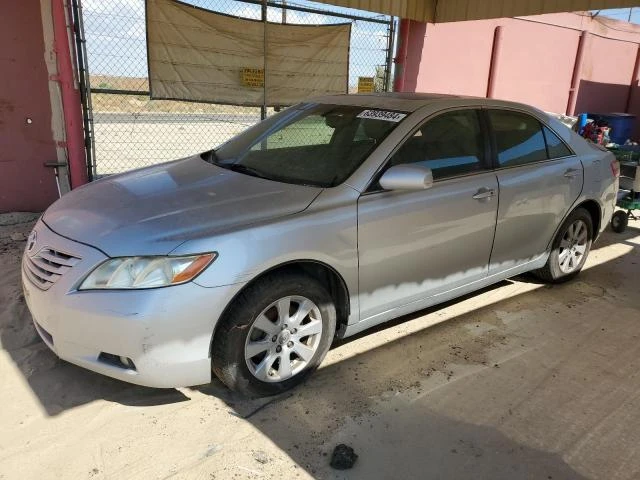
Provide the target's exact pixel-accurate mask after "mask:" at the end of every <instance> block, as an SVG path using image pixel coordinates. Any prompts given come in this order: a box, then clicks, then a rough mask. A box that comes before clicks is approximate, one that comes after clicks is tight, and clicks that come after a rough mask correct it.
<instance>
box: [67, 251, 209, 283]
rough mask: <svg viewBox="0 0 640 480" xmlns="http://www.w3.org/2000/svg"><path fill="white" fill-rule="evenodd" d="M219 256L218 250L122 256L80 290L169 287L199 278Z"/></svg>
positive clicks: (97, 271) (104, 266) (101, 267)
mask: <svg viewBox="0 0 640 480" xmlns="http://www.w3.org/2000/svg"><path fill="white" fill-rule="evenodd" d="M216 257H217V254H215V253H207V254H203V255H192V256H188V257H122V258H112V259H110V260H107V261H106V262H104V263H102V264H101V265H99V266H98V267H97V268H96V269H95V270H94V271H93V272H91V273H90V274H89V276H88V277H87V278H85V279H84V281H83V282H82V284H81V285H80V288H79V289H78V290H93V289H136V288H156V287H167V286H169V285H177V284H179V283H185V282H188V281H189V280H191V279H193V278H195V277H196V276H197V275H198V274H199V273H200V272H202V271H203V270H204V269H205V268H207V267H208V266H209V264H210V263H211V262H213V261H214V260H215V259H216Z"/></svg>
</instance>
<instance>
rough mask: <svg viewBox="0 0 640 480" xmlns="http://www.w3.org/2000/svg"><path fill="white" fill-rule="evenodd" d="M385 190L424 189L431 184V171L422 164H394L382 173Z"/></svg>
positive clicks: (381, 180) (381, 179) (381, 181)
mask: <svg viewBox="0 0 640 480" xmlns="http://www.w3.org/2000/svg"><path fill="white" fill-rule="evenodd" d="M380 185H381V186H382V188H384V189H385V190H425V189H427V188H430V187H431V186H432V185H433V173H432V172H431V169H430V168H427V167H423V166H422V165H396V166H395V167H391V168H390V169H389V170H387V171H386V172H384V173H383V174H382V177H380Z"/></svg>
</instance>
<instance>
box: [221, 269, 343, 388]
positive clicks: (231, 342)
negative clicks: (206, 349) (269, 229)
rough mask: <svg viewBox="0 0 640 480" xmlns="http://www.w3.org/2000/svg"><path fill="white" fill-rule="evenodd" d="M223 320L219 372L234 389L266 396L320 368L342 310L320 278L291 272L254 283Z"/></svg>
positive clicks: (224, 380) (242, 294)
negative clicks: (320, 281)
mask: <svg viewBox="0 0 640 480" xmlns="http://www.w3.org/2000/svg"><path fill="white" fill-rule="evenodd" d="M222 322H223V323H222V324H221V325H220V327H219V329H218V331H217V332H216V336H215V339H214V343H213V348H212V368H213V371H214V373H215V374H216V375H217V376H218V378H220V380H222V381H223V382H224V383H225V384H226V385H227V386H228V387H229V388H231V389H232V390H236V391H240V392H242V393H244V394H245V395H249V396H266V395H274V394H277V393H280V392H283V391H285V390H288V389H290V388H293V387H294V386H296V385H298V384H299V383H301V382H302V381H304V379H305V378H307V377H308V376H309V375H310V374H311V373H312V372H313V371H314V370H315V369H316V368H317V367H318V365H319V364H320V362H321V361H322V359H323V358H324V356H325V355H326V353H327V351H328V350H329V347H330V346H331V341H332V340H333V336H334V333H335V324H336V310H335V306H334V304H333V301H332V298H331V295H330V294H329V293H328V292H327V290H326V289H325V288H324V286H323V285H322V284H320V283H319V282H318V281H317V280H315V279H313V278H311V277H308V276H306V275H302V274H297V273H292V274H290V273H287V274H280V275H274V276H272V277H266V278H264V279H262V280H260V281H258V283H256V284H255V285H252V286H250V287H248V288H247V289H246V290H245V291H244V292H242V293H241V294H240V295H239V296H238V298H236V299H235V301H234V303H233V305H231V307H230V309H229V311H228V312H227V314H226V315H225V318H224V319H222Z"/></svg>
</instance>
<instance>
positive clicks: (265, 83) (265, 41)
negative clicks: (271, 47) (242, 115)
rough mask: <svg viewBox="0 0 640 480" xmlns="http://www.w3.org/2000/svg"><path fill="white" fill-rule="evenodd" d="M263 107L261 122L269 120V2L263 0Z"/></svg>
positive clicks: (261, 108) (261, 109)
mask: <svg viewBox="0 0 640 480" xmlns="http://www.w3.org/2000/svg"><path fill="white" fill-rule="evenodd" d="M262 31H263V41H262V55H263V63H262V106H261V107H260V120H264V119H265V118H267V0H262Z"/></svg>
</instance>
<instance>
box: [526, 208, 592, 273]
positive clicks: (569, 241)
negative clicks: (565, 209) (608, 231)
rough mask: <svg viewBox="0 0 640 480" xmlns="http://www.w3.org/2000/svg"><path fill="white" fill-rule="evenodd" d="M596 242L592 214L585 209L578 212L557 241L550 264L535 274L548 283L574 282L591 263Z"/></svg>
mask: <svg viewBox="0 0 640 480" xmlns="http://www.w3.org/2000/svg"><path fill="white" fill-rule="evenodd" d="M592 239H593V221H592V220H591V215H590V214H589V212H588V211H586V210H585V209H583V208H577V209H575V210H574V211H573V212H571V214H570V215H569V216H568V217H567V219H566V220H565V221H564V223H563V224H562V226H561V227H560V229H559V230H558V233H557V234H556V236H555V238H554V239H553V243H552V244H551V253H550V255H549V259H548V260H547V263H546V265H545V266H544V267H542V268H541V269H539V270H535V271H534V272H533V274H534V275H536V276H537V277H538V278H540V279H541V280H543V281H545V282H548V283H561V282H566V281H568V280H571V279H572V278H574V277H575V276H576V275H578V273H580V270H582V267H583V266H584V263H585V262H586V261H587V256H588V255H589V252H590V251H591V242H592Z"/></svg>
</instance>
